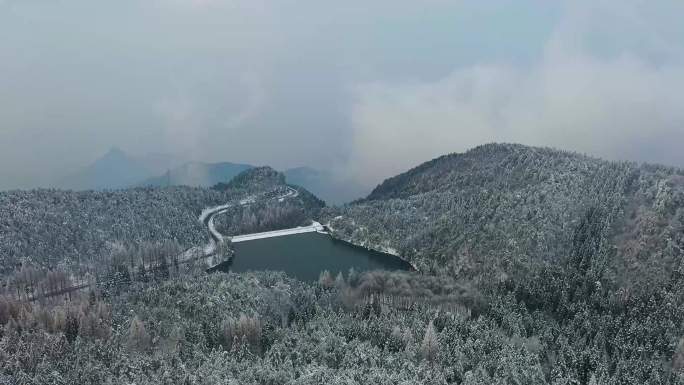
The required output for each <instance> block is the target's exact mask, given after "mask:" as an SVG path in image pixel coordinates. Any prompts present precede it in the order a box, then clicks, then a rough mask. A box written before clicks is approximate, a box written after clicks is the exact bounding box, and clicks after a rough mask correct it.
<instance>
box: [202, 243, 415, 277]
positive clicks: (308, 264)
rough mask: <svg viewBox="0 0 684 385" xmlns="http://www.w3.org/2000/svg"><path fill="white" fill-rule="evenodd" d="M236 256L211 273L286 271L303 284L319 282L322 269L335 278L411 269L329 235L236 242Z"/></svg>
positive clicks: (388, 256) (403, 263) (408, 265)
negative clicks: (360, 273) (352, 271)
mask: <svg viewBox="0 0 684 385" xmlns="http://www.w3.org/2000/svg"><path fill="white" fill-rule="evenodd" d="M233 247H234V248H235V257H234V258H233V259H232V260H231V261H229V262H224V263H222V264H220V265H218V266H215V267H214V268H212V269H211V271H216V270H219V271H232V272H235V273H241V272H246V271H253V270H275V271H284V272H285V273H286V274H288V275H290V276H292V277H295V278H297V279H299V280H302V281H316V280H318V277H319V275H320V273H321V272H322V271H323V270H328V271H329V272H330V273H332V274H333V276H335V275H337V273H339V272H342V273H343V274H345V275H346V274H347V272H348V271H349V269H350V268H352V267H353V268H354V270H356V271H357V272H363V271H368V270H407V271H408V270H412V267H411V265H410V264H409V263H408V262H406V261H404V260H402V259H401V258H399V257H397V256H394V255H390V254H385V253H380V252H377V251H372V250H367V249H365V248H362V247H358V246H354V245H351V244H349V243H347V242H344V241H339V240H336V239H333V238H332V237H330V236H329V235H327V234H320V233H316V232H313V233H305V234H294V235H287V236H281V237H273V238H263V239H256V240H251V241H245V242H238V243H234V244H233Z"/></svg>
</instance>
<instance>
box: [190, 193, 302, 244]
mask: <svg viewBox="0 0 684 385" xmlns="http://www.w3.org/2000/svg"><path fill="white" fill-rule="evenodd" d="M277 193H278V192H277V191H276V190H274V191H270V192H267V193H264V194H261V196H251V197H248V198H245V199H242V200H240V201H239V202H238V203H226V204H223V205H220V206H214V207H209V208H206V209H204V210H202V213H201V214H200V216H199V221H200V222H202V223H204V226H206V228H207V231H208V232H209V237H210V240H209V244H207V245H206V246H205V247H204V254H205V256H209V255H211V254H213V253H214V252H215V251H216V247H217V246H218V245H219V244H220V243H223V242H224V241H225V239H226V238H227V239H229V240H232V238H233V237H231V236H224V235H223V234H221V233H220V232H218V230H216V227H215V226H214V217H215V216H216V215H219V214H223V213H225V212H227V211H228V210H229V209H231V208H233V207H237V206H248V205H250V204H253V203H256V202H257V201H259V202H266V201H272V200H277V201H278V202H284V201H285V200H287V199H292V198H296V197H297V196H299V191H297V190H296V189H294V188H292V187H290V186H286V187H285V192H284V193H282V194H278V195H275V196H273V197H268V196H269V195H271V194H277ZM264 197H266V199H265V200H264V199H263V198H264ZM259 198H261V199H259Z"/></svg>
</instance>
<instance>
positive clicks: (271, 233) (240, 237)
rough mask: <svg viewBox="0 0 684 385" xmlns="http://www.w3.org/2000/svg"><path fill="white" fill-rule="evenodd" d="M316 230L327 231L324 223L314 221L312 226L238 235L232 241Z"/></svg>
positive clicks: (244, 240)
mask: <svg viewBox="0 0 684 385" xmlns="http://www.w3.org/2000/svg"><path fill="white" fill-rule="evenodd" d="M314 232H319V233H322V232H325V229H324V228H323V225H321V224H320V223H318V222H313V223H312V224H311V225H310V226H301V227H295V228H291V229H283V230H274V231H266V232H263V233H253V234H243V235H236V236H234V237H231V241H232V242H233V243H236V242H246V241H253V240H255V239H263V238H273V237H282V236H285V235H292V234H303V233H314Z"/></svg>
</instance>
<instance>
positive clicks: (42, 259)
mask: <svg viewBox="0 0 684 385" xmlns="http://www.w3.org/2000/svg"><path fill="white" fill-rule="evenodd" d="M238 177H239V178H238V179H237V181H236V182H235V183H233V184H231V185H229V186H223V185H220V186H217V187H216V188H212V189H202V188H191V187H164V188H134V189H124V190H110V191H79V192H75V191H62V190H32V191H10V192H2V193H0V270H2V271H3V272H4V273H9V272H11V271H13V270H19V269H21V268H22V267H35V268H40V269H56V268H60V269H62V270H65V271H69V272H73V273H84V272H87V271H92V270H93V269H94V268H95V267H97V266H102V265H103V264H106V263H107V262H108V261H109V260H110V259H111V257H112V256H114V255H118V254H120V252H121V251H122V250H125V249H128V248H131V247H132V248H137V247H141V246H150V247H153V246H154V245H156V244H161V243H167V242H173V243H175V244H176V246H177V247H176V248H178V249H186V248H189V247H191V246H200V245H202V244H204V243H205V242H206V240H207V237H208V236H207V232H206V229H205V228H204V225H203V224H202V223H200V222H199V221H198V216H199V214H200V212H201V211H202V209H204V208H206V207H210V206H215V205H220V204H225V203H228V202H231V201H237V200H240V199H243V198H245V197H248V196H250V195H253V194H257V193H259V192H265V191H268V189H271V188H275V187H278V186H284V184H285V180H284V177H283V176H282V174H279V173H277V172H276V171H273V170H272V169H269V168H259V169H253V170H249V171H246V172H245V174H244V175H239V176H238ZM299 190H301V193H300V197H298V198H297V199H295V200H294V201H292V202H290V201H288V202H286V203H287V208H286V209H283V208H281V207H279V206H281V205H279V204H278V202H275V203H273V202H271V203H270V204H265V203H260V204H258V207H255V208H253V209H252V208H249V207H245V208H243V209H236V211H237V212H238V213H239V212H240V210H259V213H260V215H263V216H264V217H268V225H267V226H265V227H263V228H262V227H260V226H259V223H253V224H251V225H250V226H249V229H250V230H262V229H263V230H270V229H273V228H278V227H293V226H297V225H300V224H302V223H303V221H305V220H306V219H310V218H312V217H313V216H314V215H315V213H317V211H318V209H320V207H321V206H322V202H320V201H318V200H317V199H315V198H314V197H312V196H311V194H309V193H307V192H306V191H305V190H304V189H302V188H299ZM241 230H242V227H240V226H238V225H235V226H232V227H227V226H224V228H223V231H225V233H226V234H235V233H237V232H239V231H241Z"/></svg>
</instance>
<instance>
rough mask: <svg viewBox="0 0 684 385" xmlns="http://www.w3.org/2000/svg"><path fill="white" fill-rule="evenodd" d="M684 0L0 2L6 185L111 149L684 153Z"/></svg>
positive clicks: (198, 154)
mask: <svg viewBox="0 0 684 385" xmlns="http://www.w3.org/2000/svg"><path fill="white" fill-rule="evenodd" d="M683 17H684V2H682V1H680V0H670V1H666V0H649V1H645V0H644V1H636V0H590V1H589V0H587V1H584V0H572V1H567V2H564V1H548V0H510V1H482V0H473V1H457V0H455V1H448V0H411V1H404V0H375V1H367V0H345V1H322V0H270V1H262V0H116V1H111V0H107V1H99V0H0V188H14V187H31V186H36V185H40V184H41V183H45V181H47V180H54V177H55V175H64V174H69V173H71V172H73V171H74V170H76V169H78V168H79V167H81V166H83V165H85V164H88V163H90V162H92V161H93V160H94V159H95V158H97V157H98V156H100V155H102V154H103V153H104V152H106V151H107V150H108V149H109V148H110V147H113V146H117V147H120V148H122V149H123V150H125V151H127V152H130V153H133V154H147V153H172V154H179V155H182V156H183V157H187V158H192V159H197V160H205V161H236V162H247V163H252V164H269V165H272V166H275V167H278V168H285V167H291V166H298V165H310V166H315V167H318V168H322V169H330V170H333V171H335V172H338V173H340V174H346V175H352V176H354V177H356V178H358V179H359V180H360V181H362V182H364V183H367V184H374V183H377V182H379V181H380V180H381V179H382V178H384V177H387V176H390V175H393V174H395V173H398V172H401V171H404V170H406V169H407V168H410V167H412V166H415V165H417V164H419V163H421V162H423V161H426V160H429V159H431V158H433V157H435V156H438V155H441V154H444V153H449V152H454V151H456V152H460V151H464V150H466V149H468V148H470V147H473V146H475V145H478V144H482V143H487V142H493V141H507V142H520V143H523V144H530V145H549V146H553V147H558V148H562V149H568V150H576V151H580V152H584V153H588V154H591V155H596V156H600V157H604V158H610V159H626V160H638V161H651V162H660V163H667V164H672V165H677V166H684V150H682V148H683V147H684V66H683V64H684V23H682V22H681V20H682V18H683Z"/></svg>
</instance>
